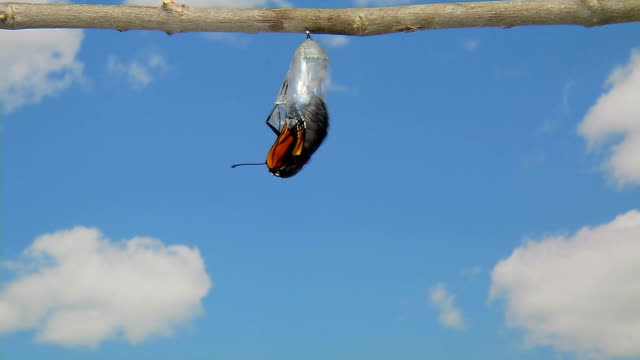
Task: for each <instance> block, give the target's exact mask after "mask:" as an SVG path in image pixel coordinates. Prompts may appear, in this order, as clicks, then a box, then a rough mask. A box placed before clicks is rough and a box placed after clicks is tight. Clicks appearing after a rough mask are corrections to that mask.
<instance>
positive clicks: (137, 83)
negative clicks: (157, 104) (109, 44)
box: [107, 54, 168, 90]
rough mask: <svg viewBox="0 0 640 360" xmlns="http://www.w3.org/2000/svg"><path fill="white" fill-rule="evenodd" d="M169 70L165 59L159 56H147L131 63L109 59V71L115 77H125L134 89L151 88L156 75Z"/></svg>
mask: <svg viewBox="0 0 640 360" xmlns="http://www.w3.org/2000/svg"><path fill="white" fill-rule="evenodd" d="M167 69H168V66H167V62H166V60H165V58H164V57H163V56H161V55H158V54H146V55H144V56H140V57H139V58H137V59H134V60H131V61H130V62H129V63H124V62H122V61H120V59H118V58H117V57H116V56H114V55H111V56H109V57H108V58H107V71H109V72H110V73H112V74H115V75H124V76H126V78H127V79H128V81H129V86H130V87H131V88H133V89H137V90H140V89H143V88H145V87H147V86H149V85H150V84H151V83H152V82H153V79H154V75H157V74H158V73H159V72H164V71H166V70H167Z"/></svg>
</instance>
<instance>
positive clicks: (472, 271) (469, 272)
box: [460, 265, 482, 279]
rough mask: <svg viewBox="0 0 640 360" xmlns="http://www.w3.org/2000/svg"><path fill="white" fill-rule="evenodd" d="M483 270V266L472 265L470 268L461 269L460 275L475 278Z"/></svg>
mask: <svg viewBox="0 0 640 360" xmlns="http://www.w3.org/2000/svg"><path fill="white" fill-rule="evenodd" d="M481 272H482V268H481V267H480V266H478V265H476V266H473V267H470V268H468V269H463V270H462V271H460V276H461V277H464V278H468V279H471V278H474V277H476V276H478V275H479V274H480V273H481Z"/></svg>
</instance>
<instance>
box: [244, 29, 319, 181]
mask: <svg viewBox="0 0 640 360" xmlns="http://www.w3.org/2000/svg"><path fill="white" fill-rule="evenodd" d="M328 67H329V58H328V57H327V54H326V52H325V51H324V49H323V48H322V46H320V44H318V43H317V42H315V41H313V40H312V39H311V35H310V33H309V32H308V31H307V39H306V40H305V41H304V42H303V43H302V44H300V46H298V48H297V49H296V51H295V53H294V54H293V58H292V59H291V65H290V66H289V72H288V73H287V77H286V78H285V80H284V83H283V84H282V87H281V88H280V92H279V93H278V97H277V98H276V102H275V105H274V107H273V110H272V111H271V114H269V117H268V118H267V125H268V126H269V127H270V128H271V130H273V132H274V133H275V134H276V135H277V138H276V141H275V143H274V144H273V146H271V150H269V153H268V154H267V161H266V165H267V167H268V168H269V172H271V174H273V175H275V176H279V177H283V178H288V177H291V176H293V175H295V174H297V173H298V172H299V171H300V169H302V167H303V166H304V164H306V163H307V161H309V159H310V158H311V155H313V153H314V152H315V151H316V150H317V149H318V147H319V146H320V144H322V141H323V140H324V138H325V137H326V136H327V129H328V128H329V114H328V113H327V105H326V103H325V93H324V82H325V78H326V75H327V68H328ZM238 165H245V164H238ZM247 165H249V164H247ZM235 166H237V165H234V167H235Z"/></svg>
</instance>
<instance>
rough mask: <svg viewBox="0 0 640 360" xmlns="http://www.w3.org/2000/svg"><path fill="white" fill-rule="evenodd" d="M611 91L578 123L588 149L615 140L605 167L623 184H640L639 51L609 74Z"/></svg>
mask: <svg viewBox="0 0 640 360" xmlns="http://www.w3.org/2000/svg"><path fill="white" fill-rule="evenodd" d="M606 85H607V86H608V87H610V89H609V91H607V92H606V93H605V94H603V95H601V96H600V98H599V99H598V100H597V101H596V104H595V105H594V106H592V107H591V109H589V112H588V113H587V115H586V116H585V117H584V119H583V120H582V122H581V123H580V125H579V128H578V132H579V133H580V134H581V135H582V136H584V137H585V138H586V140H587V142H588V145H589V148H591V149H593V147H594V146H596V145H602V144H603V143H605V142H607V141H608V140H611V138H612V137H614V136H615V137H616V138H615V139H621V140H620V141H619V142H618V143H616V144H614V145H613V146H612V147H611V155H610V157H609V158H608V159H607V160H606V161H605V163H604V168H605V169H606V170H607V171H608V172H609V173H610V175H611V176H612V178H613V179H614V181H616V183H617V184H618V185H620V186H624V185H632V184H636V185H637V184H640V160H638V159H640V101H638V100H639V99H640V97H639V95H638V94H640V51H638V50H634V51H632V53H631V59H630V60H629V63H628V64H626V65H623V66H619V67H617V68H616V69H614V70H613V72H612V73H611V74H610V75H609V78H608V80H607V82H606Z"/></svg>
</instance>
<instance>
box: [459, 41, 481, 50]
mask: <svg viewBox="0 0 640 360" xmlns="http://www.w3.org/2000/svg"><path fill="white" fill-rule="evenodd" d="M479 45H480V42H479V41H478V40H474V39H467V40H465V41H464V43H463V44H462V47H464V49H465V50H467V51H474V50H476V49H477V48H478V46H479Z"/></svg>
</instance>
